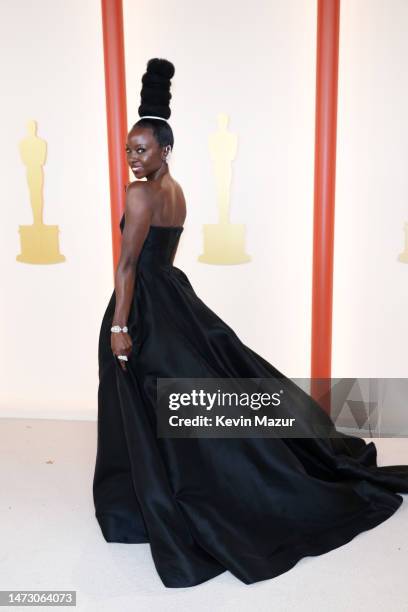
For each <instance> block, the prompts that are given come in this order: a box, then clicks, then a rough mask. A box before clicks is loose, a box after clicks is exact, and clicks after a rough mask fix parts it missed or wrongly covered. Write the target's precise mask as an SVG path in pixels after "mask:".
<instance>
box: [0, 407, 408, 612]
mask: <svg viewBox="0 0 408 612" xmlns="http://www.w3.org/2000/svg"><path fill="white" fill-rule="evenodd" d="M375 443H376V446H377V448H378V463H379V465H387V464H408V440H407V439H382V440H375ZM95 451H96V423H95V422H94V421H64V420H46V419H9V418H7V419H0V453H1V456H0V459H1V461H0V490H1V506H0V508H1V510H0V525H1V546H0V590H11V589H19V590H40V589H44V590H47V589H48V590H75V591H76V592H77V606H76V608H59V609H77V610H80V611H81V612H82V611H86V612H105V611H106V612H108V611H109V612H127V611H139V610H141V611H143V612H148V611H150V610H154V611H156V610H157V611H165V612H166V611H168V610H174V611H176V610H177V611H178V612H182V611H183V610H185V611H186V612H187V611H188V612H191V610H193V611H194V612H201V611H205V612H208V611H209V610H211V611H213V610H222V611H224V610H225V611H231V612H232V611H234V612H239V611H241V610H242V611H244V610H248V611H250V612H253V611H255V610H256V611H257V612H258V611H260V612H263V611H265V612H266V611H268V612H270V611H272V610H273V611H277V612H286V611H300V612H302V611H313V612H323V611H324V612H326V611H327V610H330V612H337V611H338V612H360V611H361V612H363V611H364V612H367V611H369V612H377V611H380V610H381V611H382V610H383V608H384V606H387V607H388V609H389V610H392V611H393V612H407V611H408V495H405V496H404V503H403V504H402V506H401V507H400V508H399V509H398V510H397V512H396V513H395V514H394V515H393V516H392V517H391V518H390V519H388V520H387V521H385V522H384V523H382V524H381V525H379V526H378V527H375V528H374V529H371V530H369V531H366V532H364V533H361V534H359V535H358V536H357V537H355V538H354V539H353V540H352V541H351V542H350V543H348V544H346V545H344V546H342V547H340V548H337V549H336V550H333V551H330V552H329V553H327V554H325V555H322V556H319V557H306V558H304V559H302V560H301V561H300V562H299V563H298V564H297V565H296V566H295V567H294V568H293V569H291V570H290V571H289V572H286V573H285V574H282V575H281V576H278V577H277V578H274V579H272V580H265V581H263V582H259V583H256V584H254V585H250V586H246V585H244V584H242V583H241V582H240V581H239V580H237V579H236V578H235V577H234V576H233V575H231V574H230V573H229V572H225V573H224V574H221V575H220V576H217V577H216V578H214V579H212V580H210V581H208V582H206V583H204V584H202V585H198V586H196V587H192V588H186V589H168V588H166V587H164V586H163V585H162V583H161V581H160V579H159V577H158V575H157V573H156V570H155V567H154V564H153V561H152V557H151V554H150V547H149V545H148V544H130V545H129V544H108V543H107V542H105V541H104V539H103V537H102V534H101V532H100V530H99V526H98V524H97V522H96V520H95V518H94V509H93V502H92V477H93V468H94V461H95ZM7 609H15V610H17V609H18V610H20V609H21V610H23V609H24V610H27V608H26V607H24V608H23V607H21V608H20V607H19V608H7ZM34 609H36V610H39V609H40V608H38V607H36V608H34ZM48 609H56V608H55V607H51V608H48Z"/></svg>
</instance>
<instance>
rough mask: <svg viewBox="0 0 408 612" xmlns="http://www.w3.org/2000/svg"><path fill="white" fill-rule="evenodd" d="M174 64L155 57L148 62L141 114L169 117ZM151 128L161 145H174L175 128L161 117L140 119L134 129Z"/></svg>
mask: <svg viewBox="0 0 408 612" xmlns="http://www.w3.org/2000/svg"><path fill="white" fill-rule="evenodd" d="M174 72H175V69H174V65H173V64H172V63H171V62H169V61H168V60H166V59H160V58H158V57H154V58H152V59H150V60H149V61H148V62H147V67H146V72H145V73H144V75H143V77H142V83H143V85H142V89H141V92H140V98H141V104H140V106H139V108H138V113H139V115H140V116H143V115H155V116H158V117H163V119H168V118H169V117H170V115H171V109H170V100H171V93H170V80H171V78H172V77H173V76H174ZM136 127H138V128H139V127H140V128H150V129H151V130H152V131H153V135H154V137H155V138H156V140H157V142H158V143H159V146H161V147H166V146H167V145H170V146H171V148H173V146H174V135H173V130H172V129H171V127H170V125H169V124H168V123H167V121H162V120H161V119H139V121H136V123H135V124H134V125H133V127H132V129H134V128H136Z"/></svg>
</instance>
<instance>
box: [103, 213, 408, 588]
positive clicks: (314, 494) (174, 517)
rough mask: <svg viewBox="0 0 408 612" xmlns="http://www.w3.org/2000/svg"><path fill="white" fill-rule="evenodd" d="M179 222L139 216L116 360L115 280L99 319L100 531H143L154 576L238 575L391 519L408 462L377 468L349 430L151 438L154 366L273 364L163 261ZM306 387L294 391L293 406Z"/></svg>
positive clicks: (371, 452)
mask: <svg viewBox="0 0 408 612" xmlns="http://www.w3.org/2000/svg"><path fill="white" fill-rule="evenodd" d="M123 224H124V218H123V217H122V221H121V224H120V227H121V230H122V231H123ZM182 231H183V228H181V227H157V226H151V227H150V230H149V233H148V236H147V238H146V241H145V243H144V245H143V249H142V252H141V255H140V257H139V261H138V271H137V277H136V286H135V294H134V299H133V302H132V305H131V310H130V314H129V319H128V327H129V333H130V335H131V337H132V340H133V351H132V354H131V355H130V356H129V361H128V362H127V368H128V370H127V372H124V371H123V370H122V369H121V367H120V363H119V362H118V361H117V359H116V358H115V357H114V356H113V354H112V351H111V348H110V336H111V332H110V327H111V325H112V319H113V314H114V310H115V292H113V294H112V297H111V299H110V301H109V304H108V306H107V309H106V312H105V314H104V317H103V321H102V326H101V330H100V337H99V348H98V352H99V381H100V382H99V389H98V434H97V435H98V438H97V456H96V466H95V474H94V481H93V495H94V503H95V511H96V512H95V515H96V518H97V520H98V522H99V525H100V527H101V530H102V534H103V536H104V538H105V540H106V541H107V542H122V543H128V544H134V543H141V542H149V543H150V549H151V554H152V558H153V561H154V564H155V566H156V569H157V572H158V574H159V576H160V578H161V580H162V582H163V584H164V585H165V586H166V587H189V586H193V585H197V584H200V583H202V582H204V581H206V580H209V579H210V578H213V577H214V576H217V575H218V574H221V573H222V572H224V571H226V570H229V571H230V572H231V573H232V574H233V575H234V576H236V577H237V578H238V579H239V580H241V581H242V582H244V583H245V584H251V583H253V582H257V581H260V580H265V579H268V578H273V577H274V576H277V575H279V574H282V573H283V572H286V571H287V570H289V569H290V568H292V567H293V566H294V565H295V564H296V563H297V562H298V561H299V560H300V559H301V558H302V557H306V556H309V555H310V556H313V555H320V554H323V553H326V552H328V551H330V550H332V549H334V548H337V547H339V546H342V545H344V544H345V543H346V542H349V541H350V540H351V539H352V538H354V537H355V536H356V535H357V534H359V533H360V532H363V531H366V530H368V529H372V528H373V527H375V526H376V525H378V524H380V523H382V522H383V521H385V520H387V519H388V518H389V517H391V516H392V515H393V514H394V512H395V511H396V510H397V509H398V508H399V506H400V505H401V504H402V501H403V497H402V496H401V495H398V492H399V493H408V466H406V465H403V466H384V467H378V466H377V449H376V447H375V445H374V443H373V442H370V443H366V442H365V441H364V440H363V439H360V438H357V437H352V436H344V438H307V437H305V438H283V439H282V438H177V439H174V438H173V439H172V438H158V437H157V435H156V426H155V403H156V380H157V377H170V378H173V377H174V378H183V377H185V378H192V377H197V378H229V377H236V378H251V377H254V378H271V377H277V376H278V377H282V376H283V374H281V373H280V372H279V371H278V370H277V369H276V368H274V367H273V366H272V365H271V364H269V363H268V362H267V361H266V360H265V359H263V358H262V357H260V356H259V355H258V354H256V353H255V352H254V351H253V350H251V349H250V348H249V347H247V346H245V345H244V344H243V343H242V342H241V341H240V339H239V338H238V336H237V335H236V334H235V332H234V331H233V330H232V329H231V328H230V327H229V326H228V325H227V324H226V323H224V322H223V321H222V320H221V319H220V318H219V317H218V316H217V315H216V314H215V313H214V312H213V311H211V310H210V309H209V308H208V307H207V306H206V305H205V304H204V302H203V301H201V299H200V298H199V297H198V296H197V295H196V293H195V292H194V289H193V287H192V286H191V284H190V282H189V280H188V278H187V276H186V275H185V274H184V272H183V271H182V270H181V269H179V268H177V267H176V266H173V265H171V264H170V259H171V254H172V252H173V249H174V247H175V246H176V244H177V241H178V240H179V238H180V235H181V233H182ZM287 380H288V379H287ZM305 397H306V395H305V393H304V392H303V391H302V390H300V389H299V398H298V402H299V405H300V404H301V403H302V402H304V399H305ZM307 397H309V396H307ZM303 405H304V404H303ZM315 409H316V410H321V411H322V412H323V409H322V408H321V407H320V406H319V405H318V404H317V403H316V408H315ZM305 435H307V432H305Z"/></svg>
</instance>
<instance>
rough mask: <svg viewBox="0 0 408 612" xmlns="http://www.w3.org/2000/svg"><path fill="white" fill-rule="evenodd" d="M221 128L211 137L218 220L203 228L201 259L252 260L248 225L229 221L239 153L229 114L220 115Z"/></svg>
mask: <svg viewBox="0 0 408 612" xmlns="http://www.w3.org/2000/svg"><path fill="white" fill-rule="evenodd" d="M217 120H218V130H217V131H216V132H214V133H213V134H211V135H210V137H209V149H210V155H211V160H212V163H213V168H214V174H215V185H216V195H217V204H218V223H215V224H206V225H204V227H203V237H204V253H203V254H202V255H200V256H199V257H198V261H202V262H204V263H211V264H240V263H246V262H247V261H251V257H250V256H249V255H247V254H246V253H245V226H244V225H242V224H236V223H234V224H232V223H230V220H229V211H230V187H231V177H232V168H231V164H232V161H233V159H234V158H235V155H236V152H237V141H238V138H237V135H236V134H233V133H232V132H229V131H228V129H227V126H228V115H227V114H226V113H219V114H218V115H217Z"/></svg>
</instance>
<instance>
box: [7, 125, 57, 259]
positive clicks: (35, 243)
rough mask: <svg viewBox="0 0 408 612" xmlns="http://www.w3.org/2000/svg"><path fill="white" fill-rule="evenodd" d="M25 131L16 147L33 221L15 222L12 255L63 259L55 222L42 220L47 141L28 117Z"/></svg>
mask: <svg viewBox="0 0 408 612" xmlns="http://www.w3.org/2000/svg"><path fill="white" fill-rule="evenodd" d="M27 132H28V134H27V136H26V137H25V138H24V139H23V140H21V141H20V143H19V149H20V156H21V159H22V161H23V164H24V165H25V167H26V177H27V183H28V190H29V194H30V204H31V208H32V211H33V221H34V222H33V224H32V225H20V226H19V228H20V229H19V234H20V247H21V253H20V255H17V257H16V259H17V261H23V262H24V263H31V264H53V263H59V262H61V261H65V257H64V255H61V253H60V252H59V246H58V233H59V229H58V225H44V223H43V207H44V200H43V184H44V172H43V166H44V164H45V160H46V156H47V143H46V142H45V141H44V140H42V139H41V138H39V137H38V136H37V122H36V121H34V120H30V121H28V123H27Z"/></svg>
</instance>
